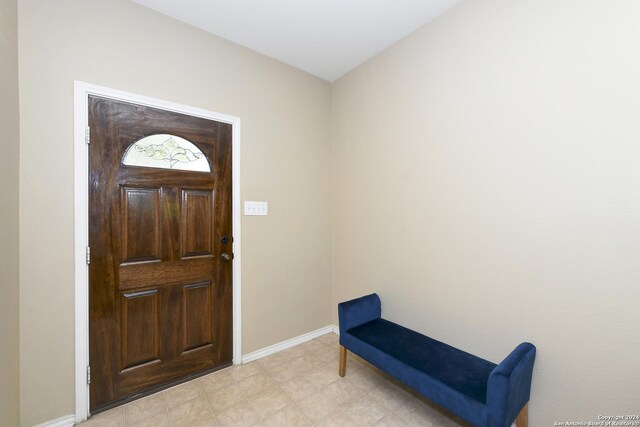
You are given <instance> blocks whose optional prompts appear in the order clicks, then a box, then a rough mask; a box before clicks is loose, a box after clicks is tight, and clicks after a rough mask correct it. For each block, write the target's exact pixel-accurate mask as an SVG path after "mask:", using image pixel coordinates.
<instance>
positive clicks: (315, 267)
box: [19, 0, 331, 425]
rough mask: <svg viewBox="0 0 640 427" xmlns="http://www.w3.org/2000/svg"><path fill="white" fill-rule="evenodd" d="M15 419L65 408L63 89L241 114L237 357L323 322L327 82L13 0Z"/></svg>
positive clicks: (85, 4) (142, 29)
mask: <svg viewBox="0 0 640 427" xmlns="http://www.w3.org/2000/svg"><path fill="white" fill-rule="evenodd" d="M19 23H20V80H21V84H20V90H21V114H22V122H21V132H22V134H21V150H22V162H21V164H20V167H21V170H20V179H21V185H22V191H21V195H22V197H21V202H20V208H21V227H20V233H21V239H20V241H21V249H20V255H21V258H20V259H21V268H20V271H21V274H22V276H21V306H20V307H21V312H20V318H21V363H22V369H21V390H20V391H21V414H22V419H21V423H22V425H32V424H34V423H39V422H42V421H45V420H50V419H53V418H57V417H60V416H63V415H67V414H71V413H73V412H74V409H75V408H74V297H73V295H74V293H73V292H74V288H73V224H74V222H73V221H74V218H73V81H74V80H81V81H86V82H90V83H94V84H99V85H103V86H108V87H112V88H116V89H121V90H126V91H130V92H134V93H138V94H143V95H147V96H152V97H156V98H161V99H166V100H169V101H173V102H178V103H183V104H188V105H192V106H196V107H200V108H205V109H209V110H213V111H218V112H222V113H226V114H230V115H236V116H239V117H240V118H241V119H242V198H243V200H266V201H268V202H269V216H267V217H243V222H242V237H243V238H242V314H243V317H242V322H243V323H242V327H243V353H245V354H246V353H248V352H251V351H254V350H256V349H259V348H262V347H265V346H267V345H270V344H274V343H277V342H280V341H282V340H285V339H288V338H291V337H294V336H297V335H300V334H302V333H306V332H309V331H311V330H314V329H317V328H320V327H323V326H326V325H328V324H329V323H330V321H331V308H330V302H331V295H330V287H331V285H330V281H331V275H330V264H331V260H330V249H331V246H330V238H331V236H330V202H331V193H330V169H329V141H328V139H329V126H328V123H329V111H330V110H329V109H330V85H329V83H328V82H326V81H323V80H320V79H318V78H315V77H312V76H310V75H309V74H306V73H303V72H301V71H298V70H295V69H293V68H291V67H289V66H286V65H284V64H282V63H280V62H277V61H275V60H272V59H269V58H266V57H264V56H261V55H258V54H256V53H254V52H252V51H250V50H247V49H244V48H241V47H238V46H237V45H234V44H232V43H229V42H226V41H224V40H221V39H219V38H216V37H213V36H211V35H208V34H206V33H204V32H201V31H199V30H196V29H195V28H193V27H190V26H187V25H185V24H182V23H180V22H178V21H175V20H172V19H170V18H167V17H164V16H163V15H160V14H157V13H155V12H153V11H151V10H149V9H146V8H143V7H141V6H138V5H136V4H134V3H132V2H131V1H128V0H117V1H113V0H109V1H106V0H104V1H99V0H91V1H87V0H63V1H56V2H43V1H36V0H24V1H21V2H20V4H19Z"/></svg>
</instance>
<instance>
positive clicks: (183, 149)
mask: <svg viewBox="0 0 640 427" xmlns="http://www.w3.org/2000/svg"><path fill="white" fill-rule="evenodd" d="M122 163H123V164H125V165H129V166H143V167H147V168H161V169H178V170H185V171H195V172H211V168H210V167H209V162H208V161H207V157H206V156H205V155H204V154H203V153H202V151H200V150H199V149H198V147H196V146H195V145H194V144H193V143H191V142H189V141H187V140H186V139H184V138H180V137H179V136H176V135H169V134H166V133H159V134H156V135H150V136H146V137H144V138H142V139H139V140H138V141H136V142H134V143H133V144H131V145H130V146H129V148H127V151H126V152H125V153H124V158H123V159H122Z"/></svg>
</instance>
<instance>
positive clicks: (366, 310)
mask: <svg viewBox="0 0 640 427" xmlns="http://www.w3.org/2000/svg"><path fill="white" fill-rule="evenodd" d="M381 312H382V309H381V305H380V297H379V296H378V295H377V294H371V295H365V296H363V297H360V298H356V299H352V300H350V301H345V302H341V303H340V304H338V321H339V323H340V335H341V336H342V335H343V334H344V333H345V332H346V331H348V330H349V329H351V328H355V327H356V326H360V325H363V324H365V323H367V322H371V321H372V320H376V319H379V318H380V315H381Z"/></svg>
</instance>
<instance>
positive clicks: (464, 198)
mask: <svg viewBox="0 0 640 427" xmlns="http://www.w3.org/2000/svg"><path fill="white" fill-rule="evenodd" d="M638 22H640V3H639V2H637V1H636V0H618V1H613V2H605V1H600V0H589V1H584V0H565V1H554V0H542V1H541V0H522V1H512V0H477V1H464V2H462V3H461V4H460V5H458V6H457V7H456V8H454V9H453V10H451V11H450V12H448V13H447V14H445V15H443V16H442V17H440V18H439V19H437V20H435V21H434V22H433V23H432V24H430V25H427V26H426V27H423V28H422V29H421V30H419V31H418V32H416V33H414V34H412V35H411V36H409V37H408V38H406V39H405V40H403V41H401V42H400V43H398V44H396V45H394V46H393V47H391V48H390V49H388V50H387V51H386V52H384V53H383V54H381V55H379V56H378V57H376V58H374V59H372V60H371V61H369V62H368V63H366V64H364V65H363V66H361V67H359V68H357V69H356V70H354V71H353V72H351V73H349V74H348V75H347V76H345V77H343V78H341V79H339V80H338V81H337V82H335V84H334V88H333V109H332V132H333V136H332V169H333V206H334V207H333V255H332V256H333V294H334V303H337V302H339V301H341V300H345V299H347V298H352V297H356V296H360V295H362V294H365V293H367V292H373V291H376V292H378V293H379V294H380V295H381V298H382V302H383V315H384V316H386V317H388V318H390V319H392V320H395V321H397V322H399V323H402V324H405V325H408V326H410V327H412V328H415V329H417V330H419V331H422V332H425V333H428V334H430V335H432V336H433V337H435V338H437V339H441V340H444V341H446V342H448V343H451V344H453V345H456V346H458V347H460V348H463V349H465V350H469V351H471V352H473V353H476V354H478V355H480V356H483V357H485V358H488V359H489V360H492V361H496V362H497V361H500V360H502V358H503V357H505V356H506V355H507V354H508V353H509V351H510V350H511V349H512V348H514V347H515V346H516V344H518V343H519V342H520V341H524V340H530V341H531V342H533V343H535V344H536V345H537V347H538V351H539V353H538V358H537V361H536V366H535V369H534V380H533V390H532V399H531V405H530V420H531V425H533V426H549V425H553V422H554V421H556V420H557V421H566V420H596V417H597V416H598V415H599V414H603V415H605V414H626V413H632V414H637V413H638V409H639V408H640V369H639V364H638V354H640V339H639V338H638V337H639V336H638V325H639V324H640V309H639V307H640V286H638V285H639V283H640V166H639V165H640V118H639V117H640V116H639V112H640V78H639V77H638V76H640V27H639V26H638ZM334 307H335V306H334ZM334 321H335V310H334Z"/></svg>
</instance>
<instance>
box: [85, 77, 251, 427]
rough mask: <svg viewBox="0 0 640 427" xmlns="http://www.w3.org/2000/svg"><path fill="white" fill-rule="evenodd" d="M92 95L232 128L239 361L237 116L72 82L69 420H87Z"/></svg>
mask: <svg viewBox="0 0 640 427" xmlns="http://www.w3.org/2000/svg"><path fill="white" fill-rule="evenodd" d="M89 95H98V96H101V97H105V98H111V99H115V100H120V101H127V102H131V103H135V104H140V105H145V106H148V107H153V108H158V109H162V110H167V111H173V112H176V113H182V114H188V115H191V116H196V117H202V118H205V119H211V120H216V121H219V122H224V123H229V124H231V125H232V129H233V130H232V144H231V146H232V186H233V190H232V203H233V209H232V210H233V212H232V224H233V225H232V226H233V237H234V244H233V245H234V254H235V258H234V261H233V363H234V364H239V363H241V356H242V343H241V338H242V334H241V331H242V329H241V311H240V308H241V307H240V303H241V296H240V292H241V274H240V273H241V268H240V267H241V254H242V250H241V242H242V239H241V230H240V227H241V200H240V194H241V193H240V176H241V175H240V118H239V117H235V116H229V115H226V114H221V113H216V112H213V111H208V110H203V109H200V108H195V107H190V106H187V105H181V104H176V103H173V102H169V101H163V100H160V99H156V98H150V97H146V96H142V95H136V94H133V93H130V92H124V91H120V90H116V89H110V88H107V87H103V86H97V85H93V84H90V83H85V82H81V81H75V82H74V275H75V419H76V422H81V421H84V420H86V419H87V418H88V416H89V386H88V384H87V366H88V364H89V292H88V285H89V281H88V280H89V270H88V265H87V263H86V259H87V245H88V242H89V236H88V231H89V216H88V215H89V198H88V181H89V146H90V143H89V144H87V139H86V138H87V126H88V120H89V118H88V103H87V101H88V97H89Z"/></svg>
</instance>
